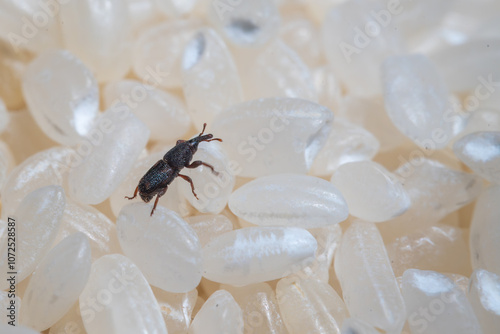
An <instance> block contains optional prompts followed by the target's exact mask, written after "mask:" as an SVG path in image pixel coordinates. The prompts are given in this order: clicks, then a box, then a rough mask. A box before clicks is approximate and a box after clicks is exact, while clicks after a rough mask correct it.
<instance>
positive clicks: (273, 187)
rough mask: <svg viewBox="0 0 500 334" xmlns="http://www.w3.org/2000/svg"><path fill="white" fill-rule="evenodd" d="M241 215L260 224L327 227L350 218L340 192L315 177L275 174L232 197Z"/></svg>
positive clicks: (250, 183)
mask: <svg viewBox="0 0 500 334" xmlns="http://www.w3.org/2000/svg"><path fill="white" fill-rule="evenodd" d="M229 208H230V209H231V211H232V212H233V213H234V214H235V215H237V216H238V217H240V218H242V219H245V220H246V221H249V222H251V223H253V224H256V225H261V226H296V227H302V228H314V227H324V226H329V225H334V224H337V223H340V222H341V221H344V220H345V219H347V216H348V208H347V204H346V202H345V200H344V197H343V196H342V194H341V193H340V191H339V190H338V189H337V188H336V187H335V186H333V185H332V184H331V183H329V182H327V181H325V180H323V179H320V178H317V177H313V176H307V175H299V174H276V175H270V176H265V177H260V178H257V179H255V180H253V181H250V182H249V183H247V184H245V185H243V186H242V187H240V188H238V189H237V190H236V191H235V192H234V193H233V194H231V197H230V198H229Z"/></svg>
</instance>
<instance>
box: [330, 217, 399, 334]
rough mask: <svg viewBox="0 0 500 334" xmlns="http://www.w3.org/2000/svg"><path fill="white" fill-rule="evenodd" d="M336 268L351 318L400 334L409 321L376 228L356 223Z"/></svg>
mask: <svg viewBox="0 0 500 334" xmlns="http://www.w3.org/2000/svg"><path fill="white" fill-rule="evenodd" d="M334 264H335V273H336V274H337V277H338V279H339V281H340V284H341V286H342V293H343V297H344V301H345V303H346V305H347V308H348V310H349V313H350V315H351V316H352V317H355V318H359V319H361V320H363V321H365V322H367V323H369V324H370V325H372V326H374V327H377V328H380V329H382V330H385V331H387V332H390V333H399V332H400V331H401V329H402V328H403V325H404V322H405V320H406V312H405V306H404V301H403V297H402V296H401V292H400V290H399V287H398V285H397V283H396V277H395V276H394V273H393V271H392V268H391V263H390V261H389V257H388V256H387V252H386V250H385V248H384V243H383V241H382V238H381V236H380V233H379V232H378V230H377V227H376V226H375V224H373V223H367V222H362V221H356V222H354V223H352V224H351V225H350V226H349V228H348V229H347V231H346V232H345V233H344V236H343V237H342V242H341V244H340V248H339V249H338V251H337V253H336V255H335V262H334Z"/></svg>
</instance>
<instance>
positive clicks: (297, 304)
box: [276, 277, 349, 334]
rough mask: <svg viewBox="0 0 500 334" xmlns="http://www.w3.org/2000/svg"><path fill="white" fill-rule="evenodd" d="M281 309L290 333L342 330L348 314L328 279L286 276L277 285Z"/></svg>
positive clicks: (338, 331) (329, 332) (321, 332)
mask: <svg viewBox="0 0 500 334" xmlns="http://www.w3.org/2000/svg"><path fill="white" fill-rule="evenodd" d="M276 296H277V298H278V302H279V306H280V310H281V313H282V315H283V320H284V322H285V324H286V327H287V329H288V331H289V332H290V333H307V332H310V331H313V332H314V333H320V334H335V333H338V334H340V327H341V326H342V322H343V321H344V319H346V318H347V317H348V316H349V312H348V311H347V308H346V306H345V304H344V302H343V301H342V299H341V298H340V296H339V295H338V294H337V293H336V292H335V290H333V288H332V287H331V286H330V285H328V284H327V283H325V282H320V281H317V280H314V279H297V277H291V278H283V279H282V280H280V281H279V282H278V285H277V286H276Z"/></svg>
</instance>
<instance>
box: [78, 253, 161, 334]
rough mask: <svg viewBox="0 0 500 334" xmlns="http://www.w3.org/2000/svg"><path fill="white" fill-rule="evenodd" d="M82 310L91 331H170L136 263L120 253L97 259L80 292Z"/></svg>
mask: <svg viewBox="0 0 500 334" xmlns="http://www.w3.org/2000/svg"><path fill="white" fill-rule="evenodd" d="M80 312H81V315H82V319H83V323H84V324H85V330H86V332H87V333H88V334H98V333H121V334H137V333H142V332H146V333H158V334H167V328H166V327H165V322H164V321H163V318H162V316H161V313H160V307H159V305H158V302H157V301H156V299H155V297H154V295H153V292H152V291H151V288H150V286H149V284H148V282H147V281H146V279H145V278H144V276H143V275H142V273H141V271H140V270H139V268H137V266H136V265H135V264H134V263H133V262H132V261H131V260H130V259H128V258H127V257H125V256H123V255H120V254H113V255H105V256H103V257H101V258H100V259H99V260H97V261H96V262H94V264H93V265H92V269H91V272H90V277H89V280H88V283H87V285H86V286H85V289H84V290H83V292H82V294H81V295H80Z"/></svg>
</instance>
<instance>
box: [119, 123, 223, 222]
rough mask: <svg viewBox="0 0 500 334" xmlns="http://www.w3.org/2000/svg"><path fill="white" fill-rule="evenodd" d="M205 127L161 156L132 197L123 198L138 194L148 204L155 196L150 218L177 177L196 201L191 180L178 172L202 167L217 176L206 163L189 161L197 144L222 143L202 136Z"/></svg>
mask: <svg viewBox="0 0 500 334" xmlns="http://www.w3.org/2000/svg"><path fill="white" fill-rule="evenodd" d="M206 126H207V123H205V124H203V130H202V131H201V133H200V134H199V135H198V136H197V137H194V138H192V139H189V140H182V139H179V140H178V141H177V143H176V144H175V146H174V147H173V148H172V149H171V150H170V151H168V152H167V153H166V154H165V155H164V156H163V159H162V160H158V162H157V163H155V164H154V165H153V167H151V168H150V169H149V170H148V171H147V172H146V174H145V175H144V176H143V177H142V178H141V180H140V181H139V185H138V186H137V188H135V192H134V196H132V197H128V196H125V198H127V199H134V198H136V197H137V193H139V195H140V196H141V198H142V200H143V201H144V202H146V203H149V201H151V199H152V198H153V197H154V196H156V200H155V204H154V206H153V209H152V210H151V216H152V215H153V212H154V211H155V209H156V205H157V204H158V200H159V199H160V197H162V196H163V195H165V193H166V192H167V188H168V185H169V184H170V183H172V181H173V180H174V179H175V178H176V177H177V176H180V177H182V178H183V179H184V180H186V181H187V182H189V183H190V184H191V191H192V192H193V195H194V197H196V199H198V196H197V195H196V193H195V192H194V185H193V180H191V178H190V177H189V176H187V175H182V174H180V171H181V169H183V168H184V167H186V168H196V167H199V166H201V165H203V166H207V167H208V168H210V169H211V170H212V173H214V174H215V175H218V174H219V173H218V172H216V171H215V170H214V167H213V166H212V165H210V164H207V163H206V162H203V161H200V160H196V161H193V162H192V163H190V162H191V159H193V155H194V154H195V153H196V151H197V150H198V144H199V143H201V142H203V141H206V142H209V141H212V140H218V141H222V139H220V138H213V135H212V134H210V133H209V134H206V135H203V133H204V132H205V127H206Z"/></svg>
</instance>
